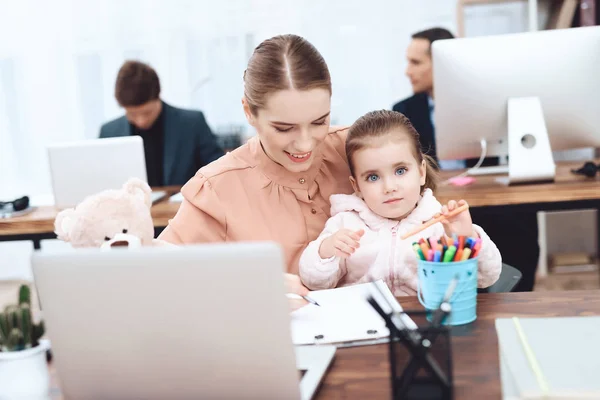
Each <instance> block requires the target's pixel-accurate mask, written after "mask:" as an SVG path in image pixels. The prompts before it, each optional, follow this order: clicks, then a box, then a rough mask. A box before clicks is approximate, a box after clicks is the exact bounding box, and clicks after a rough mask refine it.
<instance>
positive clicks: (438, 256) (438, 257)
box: [433, 250, 442, 262]
mask: <svg viewBox="0 0 600 400" xmlns="http://www.w3.org/2000/svg"><path fill="white" fill-rule="evenodd" d="M441 259H442V252H441V251H439V250H438V251H436V252H435V254H434V255H433V262H440V260H441Z"/></svg>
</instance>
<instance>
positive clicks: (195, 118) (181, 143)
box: [100, 61, 224, 187]
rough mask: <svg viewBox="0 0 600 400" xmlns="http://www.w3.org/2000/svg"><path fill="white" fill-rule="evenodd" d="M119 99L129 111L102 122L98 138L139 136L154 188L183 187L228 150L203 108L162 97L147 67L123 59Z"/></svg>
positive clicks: (120, 103)
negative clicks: (179, 104)
mask: <svg viewBox="0 0 600 400" xmlns="http://www.w3.org/2000/svg"><path fill="white" fill-rule="evenodd" d="M115 97H116V99H117V102H118V103H119V105H120V106H121V107H123V108H124V109H125V115H124V116H123V117H120V118H117V119H115V120H113V121H110V122H107V123H106V124H104V125H103V126H102V128H101V129H100V137H101V138H110V137H119V136H131V135H137V136H141V137H142V139H143V141H144V154H145V156H146V171H147V175H148V184H149V185H150V186H154V187H157V186H171V185H176V186H180V185H183V184H185V183H186V182H187V181H188V180H189V179H190V178H191V177H192V176H194V174H195V173H196V171H197V170H198V169H200V168H201V167H202V166H204V165H206V164H208V163H210V162H212V161H214V160H216V159H217V158H219V157H221V156H222V155H223V154H224V153H223V150H222V149H221V148H220V147H219V145H218V144H217V140H216V137H215V136H214V135H213V133H212V132H211V130H210V128H209V126H208V124H207V123H206V120H205V119H204V115H203V114H202V112H200V111H192V110H184V109H181V108H176V107H173V106H170V105H169V104H167V103H165V102H164V101H162V100H161V99H160V81H159V79H158V75H157V74H156V71H154V69H152V68H151V67H150V66H149V65H147V64H144V63H141V62H138V61H127V62H125V64H123V66H122V67H121V69H120V70H119V73H118V75H117V82H116V85H115Z"/></svg>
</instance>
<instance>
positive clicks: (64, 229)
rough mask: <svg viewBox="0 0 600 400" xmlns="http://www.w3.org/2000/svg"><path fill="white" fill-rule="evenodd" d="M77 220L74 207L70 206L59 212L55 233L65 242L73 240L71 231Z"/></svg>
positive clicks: (55, 221) (55, 223)
mask: <svg viewBox="0 0 600 400" xmlns="http://www.w3.org/2000/svg"><path fill="white" fill-rule="evenodd" d="M76 221H77V216H76V215H75V209H74V208H68V209H66V210H63V211H61V212H59V213H58V215H57V216H56V219H55V220H54V233H56V236H58V239H60V240H63V241H65V242H70V241H71V231H72V229H73V225H74V224H75V222H76Z"/></svg>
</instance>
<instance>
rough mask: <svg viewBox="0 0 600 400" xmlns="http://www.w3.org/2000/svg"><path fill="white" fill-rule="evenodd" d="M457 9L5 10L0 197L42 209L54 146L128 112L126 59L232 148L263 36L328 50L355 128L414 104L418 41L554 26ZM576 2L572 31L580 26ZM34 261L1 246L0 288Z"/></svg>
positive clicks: (196, 3)
mask: <svg viewBox="0 0 600 400" xmlns="http://www.w3.org/2000/svg"><path fill="white" fill-rule="evenodd" d="M567 1H568V0H567ZM460 3H462V2H459V1H454V0H373V1H369V2H365V1H358V0H350V1H349V0H345V1H340V0H329V1H317V0H306V1H292V0H228V1H223V2H216V1H208V0H144V1H142V0H118V1H117V0H104V1H102V2H97V1H82V0H52V1H42V0H23V1H11V0H0V10H1V11H0V199H4V200H7V199H13V198H16V197H18V196H22V195H25V194H27V195H29V196H31V198H32V201H33V202H34V203H35V202H36V201H37V202H40V203H44V202H45V201H47V196H48V195H49V194H50V193H51V192H52V189H51V183H50V176H49V171H48V167H47V165H48V163H47V156H46V146H47V145H48V144H51V143H56V142H63V141H69V140H80V139H86V138H89V139H91V138H95V137H97V136H98V132H99V129H100V126H101V125H102V124H103V123H105V122H107V121H109V120H112V119H114V118H117V117H119V116H121V115H123V110H122V109H121V108H120V107H119V105H118V104H117V102H116V100H115V97H114V83H115V79H116V76H117V72H118V70H119V67H120V66H121V65H122V63H123V62H124V61H125V60H127V59H138V60H140V61H143V62H147V63H149V64H150V65H151V66H152V67H153V68H154V69H155V70H156V71H157V73H158V75H159V77H160V80H161V87H162V90H161V98H162V99H163V100H164V101H166V102H168V103H169V104H171V105H173V106H175V107H181V108H190V109H196V110H201V111H202V112H203V113H204V116H205V118H206V121H207V123H208V125H209V126H210V127H211V129H212V131H213V132H214V133H215V134H216V135H217V136H218V137H220V138H221V140H222V143H224V147H228V146H227V143H228V142H227V140H228V139H227V138H230V137H235V136H240V137H241V140H242V141H243V140H244V138H247V137H249V136H251V135H253V131H252V130H251V129H250V127H249V125H247V123H246V120H245V117H244V114H243V112H242V109H241V101H240V100H241V97H242V74H243V71H244V68H245V66H246V63H247V60H248V58H249V56H250V54H251V53H252V51H253V49H254V48H255V46H256V45H257V44H258V43H260V42H261V41H262V40H264V39H265V38H268V37H271V36H273V35H276V34H281V33H295V34H299V35H302V36H304V37H306V38H307V39H308V40H309V41H310V42H311V43H313V44H314V45H315V46H316V47H317V48H318V49H319V51H320V52H321V53H322V54H323V56H324V58H325V60H326V61H327V63H328V66H329V68H330V71H331V76H332V80H333V97H332V118H331V122H332V124H350V123H352V122H353V121H354V120H355V119H356V118H357V117H359V116H360V115H362V114H364V113H365V112H367V111H369V110H373V109H378V108H385V109H390V108H391V107H392V105H393V104H395V103H397V102H398V101H400V100H401V99H404V98H407V97H409V96H411V95H412V88H411V84H410V81H409V80H408V79H407V77H406V76H405V73H404V72H405V70H406V66H407V61H406V48H407V47H408V45H409V43H410V41H411V35H412V34H413V33H415V32H418V31H420V30H423V29H427V28H431V27H435V26H438V27H443V28H446V29H448V30H449V31H451V32H453V33H454V34H456V35H457V36H468V37H473V36H485V35H493V34H502V33H512V32H525V31H528V30H535V29H545V28H546V27H548V26H549V24H551V23H553V18H554V16H553V15H554V14H553V10H552V5H553V4H554V3H556V2H552V1H542V0H540V1H536V2H535V3H537V12H536V15H535V18H533V19H532V18H531V15H530V13H529V10H530V8H529V7H530V4H531V3H532V1H531V0H530V1H529V2H528V1H504V2H501V1H479V2H478V3H481V4H472V5H465V6H464V7H458V6H457V5H458V4H460ZM469 3H476V2H473V1H471V2H469ZM559 3H560V2H559ZM574 4H575V5H576V7H574V13H573V14H571V15H570V18H568V25H569V26H575V25H577V24H578V21H579V15H578V12H579V11H578V4H579V2H578V1H575V2H574ZM575 9H577V10H575ZM532 21H533V22H532ZM532 24H533V25H535V26H533V25H532ZM232 143H235V140H233V142H232ZM592 155H593V152H591V153H590V152H588V153H585V154H583V155H581V154H580V156H582V157H583V158H589V157H591V156H592ZM30 252H31V244H30V243H28V242H24V243H22V242H0V253H2V254H10V255H11V256H10V257H8V258H5V257H3V258H4V260H0V279H2V278H4V277H13V276H17V277H19V276H25V277H28V276H29V271H28V268H27V267H25V266H27V265H28V264H29V260H28V257H29V254H30ZM7 259H9V261H5V260H7Z"/></svg>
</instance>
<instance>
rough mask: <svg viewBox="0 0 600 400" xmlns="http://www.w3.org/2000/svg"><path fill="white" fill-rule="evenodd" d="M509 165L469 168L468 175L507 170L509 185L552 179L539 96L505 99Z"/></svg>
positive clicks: (553, 175)
mask: <svg viewBox="0 0 600 400" xmlns="http://www.w3.org/2000/svg"><path fill="white" fill-rule="evenodd" d="M508 155H509V161H508V165H499V166H496V167H483V168H478V169H470V170H469V175H490V174H506V173H508V183H509V184H511V185H512V184H519V183H531V182H548V181H550V182H551V181H554V177H555V175H556V164H555V163H554V158H553V156H552V148H551V147H550V139H549V138H548V130H547V129H546V124H545V122H544V113H543V111H542V104H541V102H540V99H539V97H513V98H510V99H508Z"/></svg>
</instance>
